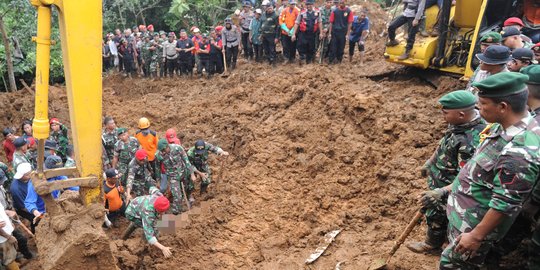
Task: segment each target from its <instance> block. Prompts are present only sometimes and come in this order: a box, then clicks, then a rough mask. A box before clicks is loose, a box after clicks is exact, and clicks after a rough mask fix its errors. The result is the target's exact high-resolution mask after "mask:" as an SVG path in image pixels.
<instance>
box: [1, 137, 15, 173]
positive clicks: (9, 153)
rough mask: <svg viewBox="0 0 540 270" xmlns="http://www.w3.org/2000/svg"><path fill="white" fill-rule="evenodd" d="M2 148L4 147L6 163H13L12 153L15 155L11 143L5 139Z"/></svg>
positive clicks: (13, 146)
mask: <svg viewBox="0 0 540 270" xmlns="http://www.w3.org/2000/svg"><path fill="white" fill-rule="evenodd" d="M2 146H3V147H4V152H6V158H7V160H8V162H9V163H11V162H12V161H13V153H15V145H14V144H13V142H12V141H10V140H7V139H6V140H4V142H3V143H2ZM14 169H16V168H14Z"/></svg>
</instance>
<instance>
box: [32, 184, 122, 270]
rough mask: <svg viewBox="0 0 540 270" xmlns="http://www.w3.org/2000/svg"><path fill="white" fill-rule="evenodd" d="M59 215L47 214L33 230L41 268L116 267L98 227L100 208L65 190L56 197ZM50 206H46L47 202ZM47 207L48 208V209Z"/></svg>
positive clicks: (106, 239) (100, 218)
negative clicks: (88, 204) (39, 252)
mask: <svg viewBox="0 0 540 270" xmlns="http://www.w3.org/2000/svg"><path fill="white" fill-rule="evenodd" d="M58 202H59V203H58V207H59V208H61V213H62V214H60V215H54V216H50V217H49V216H47V217H45V218H44V219H43V220H42V222H40V224H39V226H38V229H37V230H36V238H35V239H36V245H37V248H38V250H40V251H47V252H46V253H42V254H41V256H40V259H39V261H40V267H41V268H43V269H78V268H84V269H89V270H90V269H103V270H105V269H110V270H115V269H117V268H116V267H115V266H114V264H112V263H111V262H113V261H114V258H113V257H112V253H111V252H107V250H110V244H109V239H108V236H107V235H106V234H105V233H104V231H103V230H102V229H101V228H100V227H101V224H102V223H103V213H104V208H103V206H102V205H98V204H92V205H90V207H84V206H83V205H82V203H81V202H80V199H79V196H78V192H77V193H76V194H70V192H69V191H66V192H64V193H63V194H62V196H60V198H59V200H58ZM49 207H50V205H49ZM49 210H50V209H49Z"/></svg>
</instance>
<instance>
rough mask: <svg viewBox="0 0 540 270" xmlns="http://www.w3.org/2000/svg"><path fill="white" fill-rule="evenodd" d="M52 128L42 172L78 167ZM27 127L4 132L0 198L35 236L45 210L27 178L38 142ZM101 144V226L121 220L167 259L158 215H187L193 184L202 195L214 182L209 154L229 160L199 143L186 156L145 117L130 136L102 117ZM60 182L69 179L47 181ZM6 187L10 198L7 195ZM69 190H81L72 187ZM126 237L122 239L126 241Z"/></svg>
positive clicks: (54, 125)
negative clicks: (160, 239) (6, 200)
mask: <svg viewBox="0 0 540 270" xmlns="http://www.w3.org/2000/svg"><path fill="white" fill-rule="evenodd" d="M50 125H51V135H50V137H49V139H48V140H46V142H45V161H44V165H45V166H44V167H45V169H55V168H60V167H74V166H76V165H75V161H74V159H73V148H72V146H71V145H69V139H68V137H67V133H68V129H67V127H66V126H65V125H64V124H62V123H61V122H60V121H59V120H58V119H56V118H53V119H51V121H50ZM31 126H32V122H31V121H25V122H24V123H23V125H22V130H23V134H22V135H21V136H16V135H15V132H14V130H13V129H12V128H6V129H5V130H4V136H5V141H4V144H3V145H4V150H5V151H6V156H7V158H8V160H9V161H10V162H11V164H4V163H0V180H1V182H2V187H0V191H2V192H0V195H4V196H0V197H1V198H9V197H13V198H14V203H13V206H10V205H11V204H10V203H8V204H6V205H5V206H4V208H5V209H11V208H12V207H13V209H14V210H16V211H17V214H18V215H19V216H21V217H23V218H25V219H27V220H28V221H29V222H30V224H31V226H32V230H34V227H35V226H37V223H38V222H39V218H40V217H41V216H42V215H43V213H45V211H46V206H45V205H44V204H43V203H42V200H41V198H40V196H38V195H37V194H36V193H35V191H34V190H33V186H32V183H31V180H30V178H29V177H27V175H29V173H30V172H31V171H32V170H35V169H36V168H37V160H36V159H37V154H36V145H35V144H36V141H35V140H34V138H33V137H32V128H31ZM101 139H102V143H103V149H102V153H103V154H102V160H103V171H104V178H105V180H104V182H103V195H104V202H105V208H106V209H107V210H108V214H107V215H106V218H105V221H104V224H103V226H104V227H110V226H116V225H117V222H116V221H117V219H118V217H120V216H125V217H126V218H127V219H128V220H130V221H131V222H132V223H131V225H130V227H129V228H128V229H129V230H131V231H133V230H134V229H135V228H137V227H141V228H143V230H144V233H145V236H146V238H147V240H148V241H149V243H150V244H152V245H154V246H156V247H158V248H160V249H161V250H162V251H163V253H164V255H165V256H170V254H171V253H170V250H169V248H167V247H165V246H162V245H161V244H159V242H157V238H156V236H157V233H156V230H155V227H156V222H157V219H158V218H159V215H158V214H162V213H166V212H167V211H169V212H170V213H171V214H173V215H178V214H180V213H182V212H183V211H186V210H187V209H189V208H190V207H191V205H192V204H193V203H194V201H195V200H194V196H193V192H194V190H195V182H197V181H198V182H200V194H201V195H204V194H205V193H206V192H207V188H208V186H209V185H210V183H211V182H212V172H211V169H210V166H209V164H208V158H209V154H210V153H214V154H217V155H219V156H228V155H229V153H228V152H226V151H223V150H222V149H221V148H220V147H218V146H214V145H212V144H210V143H208V142H205V141H203V140H197V141H196V142H195V145H194V146H193V147H190V148H189V149H188V150H186V149H184V147H183V146H182V144H181V141H180V139H179V138H178V137H177V135H176V131H175V130H174V129H172V128H171V129H169V130H167V132H166V133H165V138H161V139H159V138H158V135H157V133H156V132H155V131H154V130H152V129H150V121H149V120H148V119H147V118H144V117H143V118H141V119H139V121H138V130H137V131H136V132H135V134H134V136H131V135H130V132H129V130H128V128H118V127H117V126H116V124H115V121H114V119H113V118H112V117H105V118H104V121H103V133H102V135H101ZM11 145H13V151H9V150H8V149H11V148H12V147H11ZM63 149H66V150H65V151H64V150H63ZM63 179H67V177H55V178H50V179H47V181H61V180H63ZM21 185H24V187H23V188H22V190H20V188H19V187H20V186H21ZM26 186H28V188H26ZM4 187H6V189H8V190H10V191H12V192H11V193H12V194H10V192H6V191H5V189H4ZM70 190H73V191H78V190H79V189H78V187H74V188H70ZM61 192H63V191H61V190H60V191H55V192H53V196H54V198H55V199H56V198H58V197H59V196H60V193H61ZM8 195H11V196H8ZM30 196H32V198H31V199H29V197H30ZM29 201H32V202H30V203H29ZM184 204H185V205H184ZM169 207H170V209H169ZM36 220H37V222H36ZM129 234H130V233H126V234H125V235H126V237H128V236H129ZM25 241H26V240H25ZM25 247H26V245H25ZM24 251H25V250H23V251H21V252H24ZM30 257H31V256H30Z"/></svg>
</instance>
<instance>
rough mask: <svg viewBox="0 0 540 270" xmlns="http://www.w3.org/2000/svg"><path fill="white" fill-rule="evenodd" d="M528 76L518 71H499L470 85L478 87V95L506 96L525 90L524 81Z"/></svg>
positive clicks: (489, 96)
mask: <svg viewBox="0 0 540 270" xmlns="http://www.w3.org/2000/svg"><path fill="white" fill-rule="evenodd" d="M528 79H529V76H527V75H525V74H521V73H519V72H501V73H497V74H495V75H492V76H489V77H487V78H486V79H485V80H483V81H480V82H475V83H473V84H472V86H474V87H476V88H478V96H479V97H488V98H491V97H506V96H510V95H513V94H517V93H521V92H523V91H526V90H527V86H526V85H525V82H527V80H528Z"/></svg>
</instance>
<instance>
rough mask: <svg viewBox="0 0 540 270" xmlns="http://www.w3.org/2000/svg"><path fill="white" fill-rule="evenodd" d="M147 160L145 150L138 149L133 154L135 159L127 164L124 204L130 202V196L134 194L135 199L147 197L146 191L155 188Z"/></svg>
mask: <svg viewBox="0 0 540 270" xmlns="http://www.w3.org/2000/svg"><path fill="white" fill-rule="evenodd" d="M147 158H148V154H147V153H146V150H144V149H139V150H137V152H135V158H133V159H132V160H131V161H130V162H129V165H128V177H127V185H126V202H129V201H130V200H131V194H134V195H135V197H139V196H143V195H147V194H148V189H149V188H150V187H152V186H154V187H155V186H156V183H155V181H154V179H153V178H152V173H151V171H150V165H149V164H148V160H147Z"/></svg>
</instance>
